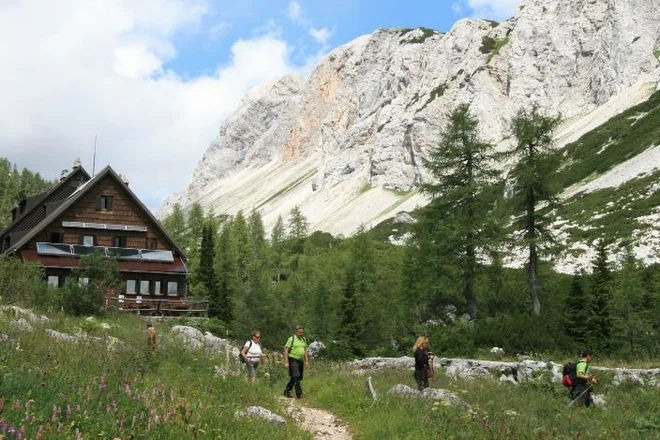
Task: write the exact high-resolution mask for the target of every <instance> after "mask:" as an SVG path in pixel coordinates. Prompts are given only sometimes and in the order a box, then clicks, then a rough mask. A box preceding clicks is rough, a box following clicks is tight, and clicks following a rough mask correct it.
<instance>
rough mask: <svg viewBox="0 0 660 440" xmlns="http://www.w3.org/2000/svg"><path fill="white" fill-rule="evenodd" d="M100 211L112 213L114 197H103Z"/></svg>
mask: <svg viewBox="0 0 660 440" xmlns="http://www.w3.org/2000/svg"><path fill="white" fill-rule="evenodd" d="M99 209H104V210H108V211H110V210H111V209H112V196H106V195H102V196H101V198H99Z"/></svg>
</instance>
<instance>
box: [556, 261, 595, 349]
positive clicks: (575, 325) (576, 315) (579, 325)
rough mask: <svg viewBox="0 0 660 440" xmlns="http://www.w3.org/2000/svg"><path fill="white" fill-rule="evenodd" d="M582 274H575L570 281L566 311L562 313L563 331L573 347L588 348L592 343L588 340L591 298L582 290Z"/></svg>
mask: <svg viewBox="0 0 660 440" xmlns="http://www.w3.org/2000/svg"><path fill="white" fill-rule="evenodd" d="M583 284H584V281H583V277H582V274H580V273H579V272H576V273H575V274H574V275H573V279H572V280H571V290H570V292H569V293H568V297H567V298H566V311H565V312H564V320H563V324H564V331H565V332H566V335H567V336H568V337H569V338H570V340H571V343H572V345H573V346H577V347H589V346H591V344H592V343H593V341H590V340H589V335H590V333H591V332H590V329H589V328H588V326H589V316H590V311H591V309H592V304H591V302H592V301H591V297H590V295H589V293H588V292H586V291H585V289H584V285H583Z"/></svg>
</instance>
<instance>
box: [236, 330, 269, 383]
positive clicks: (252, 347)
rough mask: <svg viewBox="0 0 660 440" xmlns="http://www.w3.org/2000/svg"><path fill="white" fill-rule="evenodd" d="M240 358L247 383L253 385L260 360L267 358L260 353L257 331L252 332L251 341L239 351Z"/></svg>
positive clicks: (259, 335)
mask: <svg viewBox="0 0 660 440" xmlns="http://www.w3.org/2000/svg"><path fill="white" fill-rule="evenodd" d="M241 356H243V358H244V359H245V365H246V366H247V374H248V382H250V383H254V379H255V378H256V376H257V368H258V367H259V362H260V361H261V358H265V357H268V355H267V354H265V353H263V352H262V351H261V333H260V332H258V331H257V330H254V331H253V332H252V337H251V339H250V340H249V341H247V342H246V343H245V345H243V348H242V349H241Z"/></svg>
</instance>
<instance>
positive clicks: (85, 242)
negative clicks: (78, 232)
mask: <svg viewBox="0 0 660 440" xmlns="http://www.w3.org/2000/svg"><path fill="white" fill-rule="evenodd" d="M90 239H91V241H92V242H91V243H89V240H90ZM83 246H94V236H93V235H83Z"/></svg>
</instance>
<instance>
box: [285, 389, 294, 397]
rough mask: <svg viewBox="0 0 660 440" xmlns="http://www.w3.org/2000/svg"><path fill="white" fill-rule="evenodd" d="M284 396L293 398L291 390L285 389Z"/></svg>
mask: <svg viewBox="0 0 660 440" xmlns="http://www.w3.org/2000/svg"><path fill="white" fill-rule="evenodd" d="M284 397H286V398H287V399H291V398H293V396H292V395H291V391H287V390H284Z"/></svg>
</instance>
